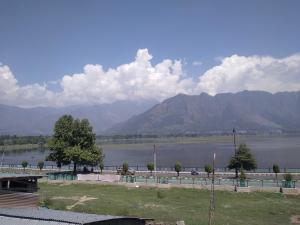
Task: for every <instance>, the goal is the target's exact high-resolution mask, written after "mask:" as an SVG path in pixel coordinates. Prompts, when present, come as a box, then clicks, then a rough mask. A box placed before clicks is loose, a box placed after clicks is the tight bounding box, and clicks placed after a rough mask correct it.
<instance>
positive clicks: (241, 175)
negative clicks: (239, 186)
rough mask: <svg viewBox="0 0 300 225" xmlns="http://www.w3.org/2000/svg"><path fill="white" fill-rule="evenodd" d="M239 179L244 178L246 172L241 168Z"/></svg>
mask: <svg viewBox="0 0 300 225" xmlns="http://www.w3.org/2000/svg"><path fill="white" fill-rule="evenodd" d="M240 180H246V174H245V172H244V170H243V169H242V170H241V174H240Z"/></svg>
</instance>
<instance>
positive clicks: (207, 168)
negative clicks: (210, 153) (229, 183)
mask: <svg viewBox="0 0 300 225" xmlns="http://www.w3.org/2000/svg"><path fill="white" fill-rule="evenodd" d="M204 170H205V172H206V173H207V177H209V174H211V173H212V171H213V169H212V167H211V165H208V164H207V165H205V167H204Z"/></svg>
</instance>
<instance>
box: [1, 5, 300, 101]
mask: <svg viewBox="0 0 300 225" xmlns="http://www.w3.org/2000/svg"><path fill="white" fill-rule="evenodd" d="M299 12H300V1H297V0H294V1H293V0H287V1H279V0H277V1H276V0H272V1H271V0H264V1H261V0H257V1H254V0H253V1H230V0H229V1H221V0H220V1H175V0H170V1H167V0H166V1H91V0H89V1H78V0H77V1H76V0H73V1H71V0H51V1H33V0H23V1H16V0H0V27H1V28H0V29H1V33H0V34H1V35H0V62H1V63H2V66H3V65H6V66H8V67H9V71H10V72H11V73H12V74H13V76H14V78H15V79H16V80H17V81H18V82H17V83H18V85H19V86H21V87H22V86H24V85H31V84H33V83H39V84H40V85H42V84H43V83H44V82H46V83H47V82H48V83H47V89H48V90H49V91H55V92H57V91H61V90H62V89H63V87H62V85H61V84H57V85H53V84H51V83H49V81H56V80H59V79H62V77H63V76H64V75H73V74H76V73H83V68H84V66H85V65H87V64H93V65H94V64H100V65H102V66H103V68H104V70H107V69H108V68H117V67H118V66H120V65H121V64H126V63H130V62H133V61H134V59H135V56H136V54H137V51H138V50H139V49H148V51H149V54H151V55H152V56H153V58H152V59H151V63H152V64H153V65H156V64H158V63H160V62H162V61H163V60H164V59H171V60H181V62H182V69H183V72H182V73H183V74H184V76H188V77H192V78H193V79H198V77H199V76H202V75H203V74H205V72H207V71H208V70H209V69H211V68H213V67H214V66H217V65H218V64H220V63H221V61H222V60H221V59H223V58H226V57H231V56H232V55H235V54H236V55H238V56H245V57H250V56H254V55H256V56H259V57H265V56H271V57H273V58H274V59H283V58H286V57H289V56H292V55H295V54H298V53H299V51H300V41H299V40H300V13H299ZM199 61H200V62H201V63H200V64H201V65H193V62H199ZM194 64H195V63H194ZM297 74H298V72H296V75H293V76H294V77H295V76H297ZM298 75H299V74H298ZM198 86H199V85H198ZM176 90H177V89H176ZM185 90H187V89H185ZM203 90H206V89H205V88H204V89H203ZM280 90H281V89H280ZM229 91H230V90H229ZM175 92H178V91H175ZM175 92H174V93H175ZM217 92H218V91H217ZM187 93H194V92H189V91H187ZM165 96H166V97H168V95H167V94H166V95H165ZM120 98H122V97H120ZM162 98H163V97H161V98H160V99H162ZM8 99H9V98H8ZM0 100H1V99H0ZM9 101H10V100H5V101H4V100H3V101H2V102H3V103H9ZM11 101H12V100H11ZM105 101H106V100H105ZM0 103H1V102H0ZM12 104H14V103H12ZM17 105H18V104H17ZM20 105H22V104H20ZM25 105H26V104H25ZM29 105H30V104H29Z"/></svg>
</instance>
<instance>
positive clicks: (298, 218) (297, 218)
mask: <svg viewBox="0 0 300 225" xmlns="http://www.w3.org/2000/svg"><path fill="white" fill-rule="evenodd" d="M290 220H291V223H292V224H300V215H292V216H291V218H290Z"/></svg>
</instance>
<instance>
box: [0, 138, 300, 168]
mask: <svg viewBox="0 0 300 225" xmlns="http://www.w3.org/2000/svg"><path fill="white" fill-rule="evenodd" d="M241 142H244V143H246V144H247V145H248V146H249V147H250V148H251V150H252V152H253V153H254V154H255V157H256V159H257V162H258V167H259V168H268V167H271V166H272V165H273V164H274V163H278V164H279V165H280V166H281V167H287V168H300V136H243V137H238V138H237V143H241ZM156 146H157V164H158V166H162V167H172V166H173V165H174V163H175V162H176V161H180V162H181V163H182V164H183V165H184V166H186V167H203V166H204V165H205V164H207V163H211V160H212V156H213V153H214V152H215V153H216V155H217V161H216V166H217V167H225V166H226V165H227V163H228V160H229V158H230V156H231V155H232V154H233V152H234V148H233V144H232V140H231V138H228V139H227V140H221V141H220V140H218V141H215V142H212V141H210V142H204V143H185V144H175V143H162V144H157V145H156ZM103 150H104V154H105V162H104V163H105V165H121V164H122V163H123V162H124V161H127V162H128V163H129V165H141V166H144V165H146V164H147V163H148V162H151V161H152V160H153V144H149V143H148V144H132V145H127V144H121V145H104V146H103ZM48 153H49V152H48V150H45V151H37V150H34V151H24V152H17V153H14V152H11V153H6V154H5V156H4V163H3V164H20V163H21V161H22V160H27V161H28V162H29V163H30V164H32V165H35V164H36V163H37V161H39V160H44V159H45V156H46V155H48ZM49 164H51V163H50V162H49V163H47V165H49Z"/></svg>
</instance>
